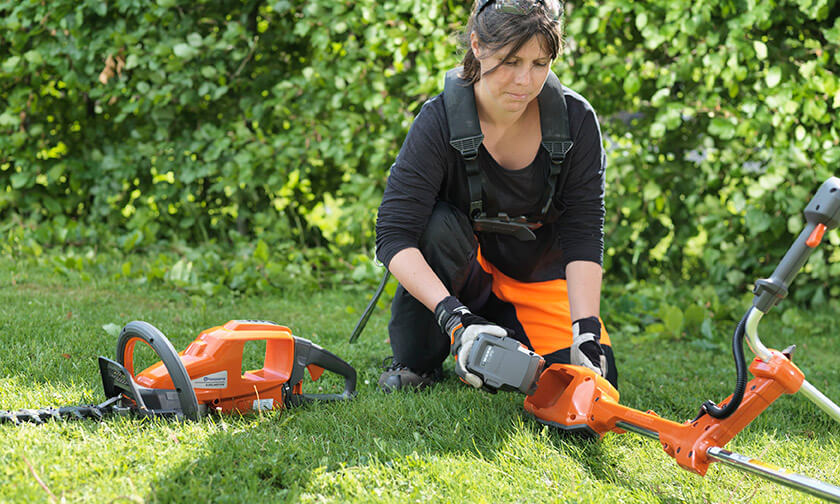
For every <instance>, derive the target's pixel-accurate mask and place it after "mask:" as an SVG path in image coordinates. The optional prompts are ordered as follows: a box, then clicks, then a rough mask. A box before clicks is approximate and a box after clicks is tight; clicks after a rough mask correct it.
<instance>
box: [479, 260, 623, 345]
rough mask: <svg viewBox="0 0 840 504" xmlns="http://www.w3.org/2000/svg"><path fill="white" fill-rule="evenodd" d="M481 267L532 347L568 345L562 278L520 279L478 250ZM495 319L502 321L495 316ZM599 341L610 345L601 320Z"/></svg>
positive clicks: (569, 332) (568, 320)
mask: <svg viewBox="0 0 840 504" xmlns="http://www.w3.org/2000/svg"><path fill="white" fill-rule="evenodd" d="M477 260H478V263H479V265H480V266H481V269H482V270H484V271H485V272H486V273H487V274H489V275H490V276H491V277H492V284H491V289H492V292H493V294H494V295H495V296H496V297H497V298H498V299H499V300H500V301H503V302H506V303H510V304H512V305H513V306H514V308H515V310H516V319H517V320H518V321H519V323H520V324H521V325H522V328H523V329H524V331H525V334H526V335H527V337H528V340H529V341H530V343H531V346H532V347H533V348H534V351H535V352H537V353H538V354H541V355H547V354H550V353H552V352H555V351H557V350H560V349H562V348H567V347H570V346H571V345H572V320H571V318H570V314H569V293H568V290H567V288H566V280H562V279H557V280H548V281H545V282H528V283H526V282H520V281H518V280H514V279H513V278H510V277H509V276H507V275H505V274H504V273H502V272H501V271H499V270H498V269H497V268H496V267H495V266H493V265H492V264H491V263H490V262H489V261H487V260H486V259H485V258H484V257H483V256H482V255H481V250H479V251H478V257H477ZM497 323H504V321H502V320H499V321H497ZM601 327H602V329H601V344H603V345H610V337H609V334H607V331H606V330H605V329H603V327H604V323H603V321H602V322H601Z"/></svg>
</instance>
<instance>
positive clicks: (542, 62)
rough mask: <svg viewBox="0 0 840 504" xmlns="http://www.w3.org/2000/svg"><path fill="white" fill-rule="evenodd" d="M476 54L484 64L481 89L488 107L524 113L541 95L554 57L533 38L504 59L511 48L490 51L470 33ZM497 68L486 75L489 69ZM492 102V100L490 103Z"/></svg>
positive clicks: (477, 84)
mask: <svg viewBox="0 0 840 504" xmlns="http://www.w3.org/2000/svg"><path fill="white" fill-rule="evenodd" d="M470 45H471V47H472V50H473V53H474V54H475V56H476V58H477V59H478V61H479V64H480V65H481V79H480V80H479V81H478V82H476V84H475V86H476V88H481V91H480V93H481V96H482V98H483V101H484V105H485V106H491V107H493V108H495V109H497V110H500V111H506V112H521V111H522V110H524V109H525V107H526V106H527V105H528V103H530V102H531V100H533V99H534V98H536V97H537V95H539V94H540V91H541V90H542V87H543V84H545V79H546V78H547V77H548V71H549V69H550V66H551V56H549V54H548V53H547V52H546V51H545V50H544V49H543V48H542V45H541V44H540V41H539V39H538V38H537V37H536V36H534V37H531V39H530V40H528V41H527V42H526V43H525V44H523V45H522V47H520V48H519V50H518V51H517V52H516V53H514V54H512V55H510V57H508V58H507V59H506V60H504V61H503V58H504V57H505V55H507V53H508V51H510V46H505V47H502V48H501V49H499V50H498V51H496V52H494V53H490V54H486V53H488V52H489V51H488V49H486V48H482V47H481V46H480V45H479V42H478V38H477V37H476V36H475V33H472V35H471V36H470ZM493 68H495V70H494V71H493V72H492V73H490V74H487V75H485V73H486V72H487V71H488V70H491V69H493ZM488 101H489V103H488Z"/></svg>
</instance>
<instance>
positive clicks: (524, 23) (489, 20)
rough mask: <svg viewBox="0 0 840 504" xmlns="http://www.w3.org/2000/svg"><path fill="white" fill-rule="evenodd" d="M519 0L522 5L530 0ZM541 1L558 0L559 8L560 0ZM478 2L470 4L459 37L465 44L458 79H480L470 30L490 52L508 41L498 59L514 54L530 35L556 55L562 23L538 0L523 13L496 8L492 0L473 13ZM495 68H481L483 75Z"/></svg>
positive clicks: (552, 55) (479, 66)
mask: <svg viewBox="0 0 840 504" xmlns="http://www.w3.org/2000/svg"><path fill="white" fill-rule="evenodd" d="M491 1H492V0H491ZM520 1H521V2H522V4H523V5H525V4H526V3H528V2H533V1H534V0H520ZM543 1H545V2H558V1H559V2H560V8H561V9H562V8H563V3H562V1H560V0H543ZM480 2H481V0H476V1H475V3H474V4H473V8H472V14H470V20H469V21H468V22H467V29H466V30H465V31H464V33H463V35H462V37H461V43H462V45H464V46H466V52H465V53H464V59H463V60H462V61H461V65H462V66H463V67H464V69H463V71H462V72H461V78H462V79H464V80H466V81H467V82H469V83H470V84H472V83H475V82H476V81H478V80H480V79H481V65H480V64H479V61H478V59H477V58H476V57H475V54H473V51H472V48H471V47H470V33H473V32H475V35H476V37H478V44H479V46H481V47H482V48H485V49H488V50H489V51H490V52H491V53H495V52H496V51H498V50H499V49H501V48H502V47H505V46H507V45H510V51H508V53H507V54H506V55H505V57H504V58H503V59H502V61H505V60H507V59H508V58H509V57H510V56H511V55H513V54H516V52H517V51H518V50H519V49H520V48H521V47H522V46H523V45H525V43H526V42H528V41H529V40H531V37H534V36H537V37H538V40H539V41H540V45H541V46H542V48H543V50H545V51H546V52H547V53H548V54H549V56H551V59H554V58H556V57H557V54H558V53H559V52H560V49H561V47H562V23H561V21H554V20H553V19H552V17H551V16H550V15H549V14H548V13H547V12H546V9H545V7H544V5H543V3H542V2H540V3H537V5H536V6H534V8H533V9H531V11H530V12H529V13H527V14H516V13H509V12H503V11H500V10H496V9H494V8H493V5H492V4H491V5H488V6H486V7H485V8H484V9H483V10H482V11H481V13H478V14H477V13H476V11H477V9H478V5H479V3H480ZM560 19H561V20H562V19H563V18H562V17H561V18H560ZM496 68H498V66H496V67H493V68H491V69H490V70H488V71H487V72H485V75H486V74H489V73H491V72H493V71H494V70H496Z"/></svg>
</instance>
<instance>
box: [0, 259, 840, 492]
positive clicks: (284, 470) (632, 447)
mask: <svg viewBox="0 0 840 504" xmlns="http://www.w3.org/2000/svg"><path fill="white" fill-rule="evenodd" d="M89 275H90V280H87V281H83V280H82V279H81V277H78V276H70V277H67V276H59V275H56V274H55V273H53V272H52V271H50V270H49V269H44V268H40V269H39V268H37V267H25V268H24V267H20V266H16V265H15V264H14V263H12V262H11V261H10V260H8V259H3V260H0V409H18V408H24V407H38V406H53V405H72V404H82V403H96V402H100V401H102V400H103V399H104V397H103V396H102V390H101V383H100V379H99V371H98V368H97V364H96V358H97V356H98V355H105V356H108V357H112V358H113V353H114V347H115V345H116V338H115V336H113V335H111V334H109V333H108V332H107V331H106V330H104V329H103V326H108V325H109V324H113V325H116V326H118V327H122V326H123V325H125V324H126V323H127V322H129V321H131V320H145V321H147V322H149V323H151V324H153V325H155V326H156V327H158V328H159V329H160V330H162V331H163V332H164V333H165V334H166V335H167V336H168V337H169V339H170V340H171V341H172V343H173V344H174V346H175V348H176V349H178V350H183V349H184V348H185V347H186V345H187V344H188V343H189V342H190V341H192V340H193V339H194V338H195V337H196V336H197V335H198V333H199V332H200V331H201V330H203V329H206V328H209V327H211V326H215V325H219V324H222V323H224V322H226V321H228V320H230V319H236V318H260V319H268V320H274V321H276V322H279V323H281V324H284V325H287V326H289V327H291V328H292V330H293V332H294V333H295V334H296V335H298V336H302V337H305V338H308V339H311V340H313V341H315V342H317V343H319V344H321V345H322V346H323V347H324V348H326V349H328V350H331V351H333V352H334V353H336V354H338V355H339V356H341V357H343V358H344V359H346V360H347V361H349V362H350V363H351V364H352V365H353V366H355V368H356V370H357V371H358V373H359V381H358V397H357V398H356V399H355V400H353V401H351V402H346V403H333V404H313V405H308V406H304V407H300V408H297V409H292V410H286V411H282V412H276V411H275V412H271V413H265V414H261V415H253V416H246V417H241V416H223V417H219V416H215V417H208V418H205V419H202V420H201V421H199V422H187V423H176V422H170V421H164V420H154V421H150V420H135V419H126V418H112V419H108V420H106V421H103V422H94V421H88V422H67V423H64V422H62V423H50V424H46V425H23V426H13V425H8V424H7V425H0V501H2V502H49V501H55V502H60V501H66V502H204V501H213V502H277V501H283V500H287V501H293V502H297V501H300V502H345V501H358V502H369V501H376V502H399V503H404V502H781V501H785V502H811V501H813V500H814V499H813V498H811V497H809V496H807V495H805V494H801V493H799V492H796V491H794V490H790V489H787V488H786V487H783V486H780V485H777V484H774V483H771V482H768V481H766V480H763V479H760V478H757V477H754V476H751V475H748V474H746V473H742V472H739V471H737V470H734V469H731V468H728V467H724V466H722V465H719V464H713V465H712V467H711V468H710V470H709V473H708V474H707V476H706V477H705V478H701V477H699V476H696V475H693V474H690V473H688V472H686V471H684V470H682V469H680V468H679V467H678V466H677V465H676V464H675V463H674V461H673V460H672V459H670V458H669V457H668V456H667V455H666V454H665V453H664V452H663V450H662V448H661V446H660V445H659V443H658V442H656V441H654V440H651V439H647V438H644V437H640V436H637V435H634V434H627V435H615V434H608V435H607V436H606V437H604V438H603V439H602V440H601V441H599V442H594V441H583V440H579V439H575V438H568V437H566V436H563V435H561V434H559V433H558V432H556V431H555V430H553V429H551V428H548V427H544V426H542V425H540V424H538V423H536V422H535V421H534V420H533V419H531V418H529V417H528V416H527V415H526V414H525V413H524V411H523V409H522V400H523V396H521V395H517V394H513V393H499V394H496V395H491V394H487V393H483V392H479V391H475V390H472V389H470V388H469V387H467V386H465V385H462V384H461V383H460V382H459V381H458V380H457V378H456V377H455V376H454V374H453V373H452V365H451V362H447V364H446V366H445V369H446V371H447V378H446V380H445V381H444V383H442V384H440V385H439V386H437V387H435V388H433V389H432V390H428V391H425V392H421V393H398V394H393V395H384V394H382V393H379V392H378V390H377V387H376V380H377V378H378V376H379V373H380V363H381V361H382V359H383V358H384V357H387V356H388V355H389V354H390V349H389V346H388V344H387V341H386V324H387V310H384V309H379V310H377V311H376V313H375V314H374V316H373V317H372V318H371V320H370V323H369V324H368V327H367V329H366V330H365V332H364V333H363V334H362V336H361V338H360V339H359V341H358V342H357V343H355V344H353V345H350V344H348V343H347V338H348V336H349V334H350V331H351V330H352V328H353V326H354V324H355V322H356V319H357V318H358V315H359V312H360V311H361V310H362V309H363V308H364V306H365V305H366V303H367V301H368V299H367V294H361V295H360V294H358V293H357V292H350V291H324V292H316V293H312V292H301V291H298V290H295V289H294V288H290V289H289V291H288V292H285V293H280V294H274V295H271V296H265V297H240V296H236V295H233V294H229V295H224V296H216V297H213V298H208V299H197V298H195V297H192V296H190V295H187V294H184V293H180V292H173V291H171V290H170V289H167V288H164V287H151V286H147V285H139V284H136V283H130V282H129V283H126V282H124V281H114V280H111V277H110V276H109V275H108V274H107V273H105V272H102V273H101V274H97V273H96V272H90V273H89ZM744 308H746V306H744ZM835 308H836V307H835ZM609 309H610V299H609V298H606V299H605V300H604V312H605V313H609ZM774 315H776V316H774ZM786 318H787V319H789V321H790V322H791V323H792V326H791V325H788V326H785V325H784V324H782V323H781V321H780V317H778V316H777V314H775V313H771V314H770V315H768V316H767V317H765V320H764V321H763V322H762V325H761V328H760V331H761V336H762V340H763V341H764V343H765V344H767V346H769V347H773V348H784V347H786V346H787V345H788V344H790V343H797V344H798V350H797V352H796V354H795V356H794V359H795V360H796V362H797V363H798V365H799V366H800V368H801V369H803V371H804V372H805V374H806V377H807V379H808V380H809V381H811V382H812V383H813V384H814V385H816V386H817V387H818V388H819V389H820V390H822V391H823V392H824V393H825V394H826V395H828V396H829V397H830V398H832V399H834V400H835V401H837V400H840V356H838V354H837V351H836V350H837V347H838V337H837V332H838V329H837V325H836V323H835V322H836V316H835V315H834V314H833V313H832V312H831V311H830V310H823V312H821V313H813V314H810V313H809V314H802V315H801V316H790V317H786ZM607 324H609V320H607ZM730 331H731V328H730V329H727V331H726V333H721V334H720V335H719V337H720V340H721V341H722V342H724V343H723V344H722V348H728V343H726V342H727V341H728V340H729V338H730ZM612 339H613V342H614V347H615V349H616V356H617V362H618V366H619V371H620V390H621V394H622V403H624V404H626V405H628V406H631V407H634V408H638V409H641V410H647V409H653V410H655V411H656V412H657V413H659V414H660V415H662V416H664V417H666V418H670V419H673V420H676V421H684V420H686V419H689V418H692V417H693V416H694V414H695V413H696V412H697V409H698V407H699V405H700V404H701V403H702V402H703V401H704V400H706V399H715V400H720V399H722V398H723V397H725V396H726V395H728V394H729V393H730V392H731V388H732V386H733V384H734V366H733V364H732V360H731V356H730V355H729V351H728V350H726V351H722V350H712V349H709V348H708V347H709V345H698V344H694V343H691V342H685V341H683V342H679V341H667V340H659V341H650V340H647V341H646V340H637V339H630V338H623V337H622V335H621V334H620V333H619V332H618V331H616V330H614V331H612ZM257 353H258V352H256V353H255V352H252V353H251V354H250V356H249V358H250V359H251V360H252V361H253V367H260V364H258V363H257V360H256V359H257V358H256V357H255V356H256V355H257ZM307 380H308V378H307ZM341 383H342V382H341V380H340V379H339V378H337V377H330V376H327V375H326V374H325V376H324V378H322V380H320V381H318V382H315V383H307V384H305V387H304V388H305V390H308V391H311V392H316V391H318V388H319V387H321V391H333V390H338V389H339V388H340V384H341ZM838 433H840V426H838V425H837V424H836V423H834V422H833V421H832V420H830V419H829V418H828V417H827V416H826V415H825V414H823V413H822V412H821V411H819V410H818V409H817V408H816V407H815V406H813V405H812V404H810V403H809V402H808V401H807V400H806V399H804V398H803V397H797V396H793V397H791V396H785V397H782V398H781V399H780V400H779V401H777V402H776V403H775V404H773V405H772V406H771V407H770V408H769V409H768V411H766V412H765V413H764V414H763V415H762V416H760V417H759V418H758V419H757V420H756V421H755V422H754V423H753V424H752V425H751V426H749V427H748V428H747V429H745V430H744V431H743V432H742V433H741V434H739V435H738V436H737V437H736V438H735V439H733V441H731V442H730V443H729V445H728V448H729V449H731V450H733V451H736V452H739V453H743V454H747V455H751V456H754V457H756V458H758V459H761V460H764V461H766V462H770V463H773V464H775V465H779V466H781V467H784V468H787V469H789V470H793V471H797V472H801V473H803V474H806V475H809V476H812V477H816V478H819V479H823V480H825V481H828V482H831V483H833V484H835V485H840V462H838V461H840V440H838Z"/></svg>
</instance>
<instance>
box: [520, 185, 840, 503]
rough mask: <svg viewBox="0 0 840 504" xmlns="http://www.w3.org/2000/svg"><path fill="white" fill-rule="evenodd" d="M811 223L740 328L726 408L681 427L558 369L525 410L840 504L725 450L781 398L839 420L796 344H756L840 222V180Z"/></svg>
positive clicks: (690, 464) (761, 285) (802, 479)
mask: <svg viewBox="0 0 840 504" xmlns="http://www.w3.org/2000/svg"><path fill="white" fill-rule="evenodd" d="M805 218H806V220H807V225H806V226H805V229H804V230H803V231H802V233H801V234H800V235H799V237H798V238H797V240H796V241H795V242H794V244H793V245H792V246H791V248H790V249H789V250H788V252H787V253H786V254H785V256H784V258H783V259H782V261H781V262H780V263H779V265H778V266H777V267H776V270H775V271H774V272H773V275H772V276H771V277H770V278H768V279H763V280H759V281H758V282H756V286H755V290H754V292H755V298H754V301H753V306H752V307H750V309H749V310H748V311H747V313H746V315H745V316H744V318H743V319H742V320H741V322H740V323H739V324H738V327H737V329H736V330H735V334H734V336H733V339H732V350H733V354H734V356H735V364H736V368H737V382H736V386H735V391H734V392H733V394H732V395H731V396H729V397H728V398H726V399H724V400H723V401H722V402H721V403H720V404H715V403H713V402H711V401H707V402H706V403H704V404H703V405H702V406H701V408H700V413H699V414H698V415H697V417H696V418H695V419H694V420H691V421H687V422H683V423H676V422H672V421H670V420H666V419H664V418H661V417H659V416H658V415H657V414H656V413H654V412H652V411H647V412H642V411H638V410H635V409H632V408H628V407H626V406H622V405H621V404H619V403H618V398H619V396H618V391H617V390H616V389H615V388H613V386H612V385H610V383H609V382H608V381H607V380H605V379H604V378H602V377H600V376H598V375H597V374H595V373H594V372H592V371H590V370H588V369H586V368H583V367H579V366H572V365H567V364H565V365H564V364H554V365H551V366H549V367H548V368H547V369H546V370H545V371H544V372H543V373H542V375H540V378H539V386H538V387H537V390H536V392H535V393H534V394H533V395H532V396H529V397H526V398H525V410H526V411H528V412H529V413H531V414H533V415H534V416H535V417H536V418H537V421H539V422H541V423H544V424H548V425H551V426H554V427H557V428H559V429H562V430H564V431H570V432H577V433H584V434H589V435H594V436H603V435H604V434H605V433H607V432H616V433H619V434H622V433H625V432H627V431H631V432H635V433H638V434H642V435H645V436H649V437H652V438H655V439H658V440H659V441H660V442H661V443H662V447H663V448H664V449H665V452H666V453H667V454H668V455H670V456H672V457H674V458H675V459H676V461H677V463H678V464H679V465H680V466H682V467H683V468H685V469H687V470H689V471H692V472H694V473H696V474H699V475H701V476H702V475H705V474H706V471H707V469H708V468H709V464H711V463H712V462H723V463H725V464H727V465H731V466H734V467H737V468H740V469H744V470H747V471H750V472H753V473H755V474H758V475H760V476H763V477H766V478H769V479H771V480H773V481H776V482H778V483H782V484H784V485H787V486H790V487H793V488H796V489H798V490H802V491H804V492H807V493H810V494H812V495H815V496H817V497H821V498H824V499H828V500H832V501H835V502H840V488H838V487H837V486H834V485H831V484H828V483H825V482H822V481H819V480H815V479H812V478H809V477H806V476H802V475H800V474H795V473H791V472H788V471H785V470H783V469H779V468H776V467H773V466H771V465H769V464H766V463H762V462H759V461H757V460H755V459H752V458H750V457H745V456H743V455H738V454H737V453H732V452H730V451H728V450H725V449H724V448H723V447H724V446H725V445H726V443H727V442H729V440H730V439H732V438H733V437H734V436H735V435H736V434H737V433H738V432H740V431H741V430H742V429H743V428H744V427H746V426H747V425H748V424H749V423H750V422H752V421H753V419H755V418H756V417H757V416H758V415H759V414H761V412H762V411H764V410H765V409H767V407H768V406H770V404H772V403H773V401H775V400H776V399H778V398H779V396H781V395H782V394H793V393H795V392H801V393H802V394H803V395H805V397H807V398H808V399H810V400H811V401H813V402H814V403H815V404H816V405H817V406H819V407H820V408H821V409H822V410H823V411H825V412H826V413H828V415H829V416H830V417H832V418H833V419H835V420H837V421H840V408H838V406H837V405H836V404H834V403H833V402H832V401H831V400H830V399H828V398H827V397H826V396H824V395H823V394H822V393H821V392H820V391H819V390H817V389H816V388H815V387H814V386H813V385H812V384H810V383H808V381H807V380H805V376H804V375H803V373H802V371H800V370H799V368H797V367H796V365H794V364H793V362H792V361H791V354H792V353H793V349H794V348H795V346H791V347H789V348H788V349H786V350H784V351H782V352H779V351H777V350H770V349H768V348H766V347H765V346H764V345H763V344H762V343H761V341H760V340H759V338H758V322H759V320H761V317H762V316H763V315H764V314H765V313H767V312H768V311H769V310H770V309H771V308H772V307H773V306H775V305H776V304H777V303H778V302H779V301H781V300H782V299H783V298H784V297H785V296H787V292H788V286H789V285H790V283H791V281H792V280H793V278H794V276H796V274H797V273H798V272H799V269H800V268H801V267H802V266H803V265H804V264H805V261H806V260H807V259H808V257H809V256H810V254H811V251H812V250H813V249H814V248H815V247H816V246H817V245H819V243H820V241H821V240H822V237H823V234H824V233H825V231H826V230H828V229H832V228H835V227H837V225H838V224H839V223H840V179H838V178H836V177H832V178H830V179H829V180H827V181H826V182H825V183H824V184H823V185H822V186H821V187H820V189H819V190H818V191H817V194H816V195H815V196H814V198H813V199H812V200H811V202H810V203H809V204H808V206H807V207H806V208H805ZM745 335H746V337H747V341H748V343H749V346H750V348H751V349H752V350H753V352H754V353H755V354H756V356H757V357H756V358H755V360H753V362H752V364H751V365H750V367H749V370H750V371H751V372H752V374H753V375H754V376H755V378H753V379H752V381H750V382H749V383H747V376H746V363H745V360H744V351H743V341H744V336H745Z"/></svg>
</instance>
